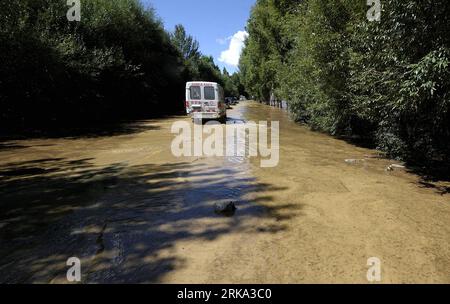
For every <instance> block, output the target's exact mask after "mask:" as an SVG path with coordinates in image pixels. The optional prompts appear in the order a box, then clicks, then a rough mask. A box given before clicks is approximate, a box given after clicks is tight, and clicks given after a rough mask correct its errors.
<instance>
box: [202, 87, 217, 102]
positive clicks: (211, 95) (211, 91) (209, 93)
mask: <svg viewBox="0 0 450 304" xmlns="http://www.w3.org/2000/svg"><path fill="white" fill-rule="evenodd" d="M204 94H205V99H206V100H216V89H215V88H214V87H205V89H204Z"/></svg>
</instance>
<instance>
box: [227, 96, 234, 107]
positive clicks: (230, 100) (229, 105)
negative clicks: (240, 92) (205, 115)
mask: <svg viewBox="0 0 450 304" xmlns="http://www.w3.org/2000/svg"><path fill="white" fill-rule="evenodd" d="M225 104H226V106H227V109H231V106H232V105H233V99H232V98H231V97H225Z"/></svg>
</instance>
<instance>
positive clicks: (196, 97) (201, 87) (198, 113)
mask: <svg viewBox="0 0 450 304" xmlns="http://www.w3.org/2000/svg"><path fill="white" fill-rule="evenodd" d="M186 113H187V114H188V115H189V116H191V117H192V119H201V120H218V121H221V122H225V121H226V119H227V106H226V104H225V98H224V91H223V88H222V87H221V86H220V84H218V83H216V82H205V81H193V82H188V83H186Z"/></svg>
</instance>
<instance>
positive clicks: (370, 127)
mask: <svg viewBox="0 0 450 304" xmlns="http://www.w3.org/2000/svg"><path fill="white" fill-rule="evenodd" d="M381 3H382V5H383V10H382V15H381V22H369V21H368V19H367V17H366V13H367V11H368V9H369V7H368V6H366V1H354V0H344V1H341V0H304V1H296V0H258V1H257V3H256V5H255V6H254V8H253V10H252V13H251V17H250V20H249V23H248V28H247V31H248V32H249V38H248V40H247V42H246V47H245V49H244V51H243V55H242V57H241V62H240V70H241V75H240V76H241V78H242V81H243V83H244V85H245V88H246V90H247V91H248V92H249V93H250V95H253V96H255V97H256V98H257V99H259V100H261V101H267V100H268V99H269V98H270V94H271V92H272V91H274V92H275V94H276V96H277V97H278V98H280V99H285V100H287V101H289V106H290V109H291V113H292V115H293V117H294V119H295V120H297V121H299V122H303V123H307V124H308V125H310V126H311V127H312V128H313V129H315V130H320V131H325V132H328V133H330V134H333V135H338V136H346V137H350V138H360V139H364V140H365V141H368V142H370V143H373V144H375V145H376V146H377V147H378V148H379V149H381V150H383V151H385V152H387V153H388V154H389V156H393V157H398V158H402V159H405V160H409V161H414V162H419V163H428V164H432V163H435V162H439V163H448V161H449V160H450V67H449V63H450V35H449V34H448V33H449V31H450V20H449V15H450V14H449V13H450V2H449V1H446V0H437V1H432V0H427V1H401V0H382V1H381Z"/></svg>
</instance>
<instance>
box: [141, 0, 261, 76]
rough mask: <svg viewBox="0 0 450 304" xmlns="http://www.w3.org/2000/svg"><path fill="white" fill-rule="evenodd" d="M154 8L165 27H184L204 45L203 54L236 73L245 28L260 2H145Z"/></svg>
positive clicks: (198, 0)
mask: <svg viewBox="0 0 450 304" xmlns="http://www.w3.org/2000/svg"><path fill="white" fill-rule="evenodd" d="M141 1H142V3H143V4H144V5H145V6H147V5H149V4H150V5H152V6H153V8H155V10H156V14H157V15H158V16H159V17H160V18H161V19H162V21H163V23H164V27H165V28H166V30H168V31H173V29H174V27H175V25H176V24H183V25H184V27H185V28H186V31H187V32H188V33H189V34H191V35H192V36H194V37H195V38H196V39H197V40H198V41H199V43H200V49H201V52H202V53H203V54H205V55H211V56H213V57H214V60H215V62H216V64H217V65H219V66H220V67H221V68H223V67H226V68H227V70H228V71H230V72H234V71H236V63H237V60H238V58H239V54H240V50H241V47H242V45H243V40H245V38H246V37H247V33H246V32H245V25H246V24H247V20H248V17H249V14H250V9H251V7H252V6H253V4H254V3H255V2H256V0H190V1H187V0H141Z"/></svg>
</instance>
